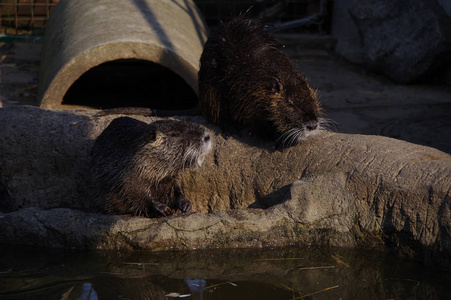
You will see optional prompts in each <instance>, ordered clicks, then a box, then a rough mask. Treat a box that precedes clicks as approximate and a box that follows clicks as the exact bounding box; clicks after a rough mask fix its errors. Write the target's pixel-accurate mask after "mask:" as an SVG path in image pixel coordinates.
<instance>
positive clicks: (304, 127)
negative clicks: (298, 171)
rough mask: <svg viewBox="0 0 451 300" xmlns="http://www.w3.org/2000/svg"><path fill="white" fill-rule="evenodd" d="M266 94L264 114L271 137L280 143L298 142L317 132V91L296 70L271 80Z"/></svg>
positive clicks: (318, 108) (318, 125)
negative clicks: (268, 124) (270, 129)
mask: <svg viewBox="0 0 451 300" xmlns="http://www.w3.org/2000/svg"><path fill="white" fill-rule="evenodd" d="M270 84H271V87H270V89H269V90H268V91H267V92H268V95H267V97H265V99H262V100H261V101H268V102H267V106H266V114H267V118H268V120H269V121H270V122H269V123H270V126H271V127H272V131H273V135H274V138H276V139H278V142H280V143H282V144H297V143H298V142H300V141H301V140H303V139H306V138H308V137H309V136H311V135H314V134H315V133H317V132H318V129H319V127H320V123H321V122H320V120H321V119H320V106H319V101H318V97H317V95H316V92H315V91H314V90H312V89H311V88H310V87H309V85H308V83H307V81H306V79H305V78H304V77H303V76H302V75H301V74H299V73H298V72H296V71H293V72H292V73H291V74H282V75H281V76H279V77H278V78H274V79H273V80H272V81H271V83H270Z"/></svg>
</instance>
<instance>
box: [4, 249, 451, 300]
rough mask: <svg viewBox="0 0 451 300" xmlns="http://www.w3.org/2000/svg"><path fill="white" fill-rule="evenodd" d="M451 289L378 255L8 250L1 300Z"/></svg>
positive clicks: (389, 294) (401, 293) (364, 294)
mask: <svg viewBox="0 0 451 300" xmlns="http://www.w3.org/2000/svg"><path fill="white" fill-rule="evenodd" d="M450 292H451V274H450V273H448V272H443V271H439V270H437V269H434V268H428V267H424V266H422V265H421V264H418V263H415V262H412V261H407V260H401V259H396V258H394V257H392V256H389V255H386V254H384V253H382V252H379V251H374V250H372V251H367V250H350V249H340V248H332V249H330V248H316V247H310V248H300V247H288V248H273V249H254V250H221V251H219V250H208V251H206V250H199V251H189V252H160V253H149V252H108V251H90V252H84V251H59V250H43V249H34V248H31V249H30V248H23V247H21V248H17V247H11V246H0V299H179V298H171V297H170V296H177V295H179V296H183V297H186V298H184V299H233V300H235V299H236V300H239V299H286V300H289V299H301V298H302V297H304V299H448V298H449V294H450ZM165 295H166V296H165Z"/></svg>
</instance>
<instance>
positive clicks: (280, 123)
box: [199, 16, 321, 144]
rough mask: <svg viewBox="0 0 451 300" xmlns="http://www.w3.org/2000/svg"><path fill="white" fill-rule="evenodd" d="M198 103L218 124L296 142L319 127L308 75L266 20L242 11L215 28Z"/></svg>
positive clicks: (202, 66)
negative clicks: (266, 27) (259, 20)
mask: <svg viewBox="0 0 451 300" xmlns="http://www.w3.org/2000/svg"><path fill="white" fill-rule="evenodd" d="M199 102H200V105H201V109H202V113H203V115H204V116H205V118H206V119H207V120H208V121H210V122H212V123H215V124H219V125H226V126H227V125H232V126H233V127H235V128H237V129H243V128H248V129H249V131H250V132H251V133H255V134H258V135H260V136H267V137H270V138H272V139H277V140H278V141H279V142H282V143H288V144H297V143H298V142H299V141H300V140H302V139H305V138H307V137H309V136H310V135H312V134H314V133H316V132H318V131H317V129H319V125H320V123H321V122H320V106H319V101H318V97H317V95H316V93H315V91H313V90H312V89H311V88H310V87H309V84H308V82H307V80H306V79H305V78H304V76H302V75H301V74H300V73H299V72H298V70H297V69H296V68H295V67H294V66H293V65H292V63H291V61H290V59H289V58H288V57H287V56H286V55H285V54H284V53H282V51H281V50H280V46H279V44H278V42H277V41H276V39H275V38H273V37H272V36H271V35H269V34H268V33H267V32H265V31H264V27H263V26H262V25H259V24H257V23H256V22H254V21H253V20H250V19H247V18H245V17H244V16H240V17H237V18H234V19H232V20H231V21H229V22H228V23H227V24H223V25H221V26H220V27H219V28H218V29H217V30H216V31H214V32H212V33H211V35H210V36H209V37H208V40H207V42H206V43H205V46H204V50H203V53H202V56H201V59H200V70H199Z"/></svg>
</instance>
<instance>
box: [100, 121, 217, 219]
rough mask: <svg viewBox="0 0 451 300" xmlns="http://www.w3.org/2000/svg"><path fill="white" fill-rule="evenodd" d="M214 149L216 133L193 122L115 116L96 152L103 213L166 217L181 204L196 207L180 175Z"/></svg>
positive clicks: (183, 207) (189, 208)
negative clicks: (182, 187)
mask: <svg viewBox="0 0 451 300" xmlns="http://www.w3.org/2000/svg"><path fill="white" fill-rule="evenodd" d="M210 149H211V140H210V135H209V134H208V133H207V132H206V131H205V130H204V129H202V128H200V127H199V126H198V125H196V124H193V123H190V122H182V121H176V120H164V121H157V122H153V123H151V124H146V123H144V122H141V121H138V120H136V119H133V118H129V117H120V118H117V119H115V120H113V121H112V122H111V123H110V125H109V126H108V127H107V128H106V129H105V130H104V131H103V132H102V134H100V136H99V137H98V138H97V140H96V141H95V143H94V147H93V149H92V153H91V176H92V182H93V191H94V195H95V199H96V201H97V204H98V205H97V206H98V208H99V210H100V212H103V213H108V214H131V215H138V216H145V217H160V216H167V215H171V214H172V213H173V210H176V209H178V210H180V211H182V212H188V211H190V210H191V203H190V202H189V201H188V200H186V199H185V198H184V195H183V192H182V191H181V188H180V186H179V184H178V180H177V175H178V173H179V171H181V170H182V169H183V168H190V167H196V166H200V165H201V164H202V162H203V160H204V158H205V156H206V155H207V153H208V152H209V151H210Z"/></svg>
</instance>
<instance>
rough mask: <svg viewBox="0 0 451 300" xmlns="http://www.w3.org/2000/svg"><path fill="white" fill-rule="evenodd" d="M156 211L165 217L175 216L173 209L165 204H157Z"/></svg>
mask: <svg viewBox="0 0 451 300" xmlns="http://www.w3.org/2000/svg"><path fill="white" fill-rule="evenodd" d="M155 210H156V211H157V213H158V214H160V215H161V216H163V217H167V216H172V214H173V212H172V209H170V208H169V206H167V205H166V204H163V203H155Z"/></svg>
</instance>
